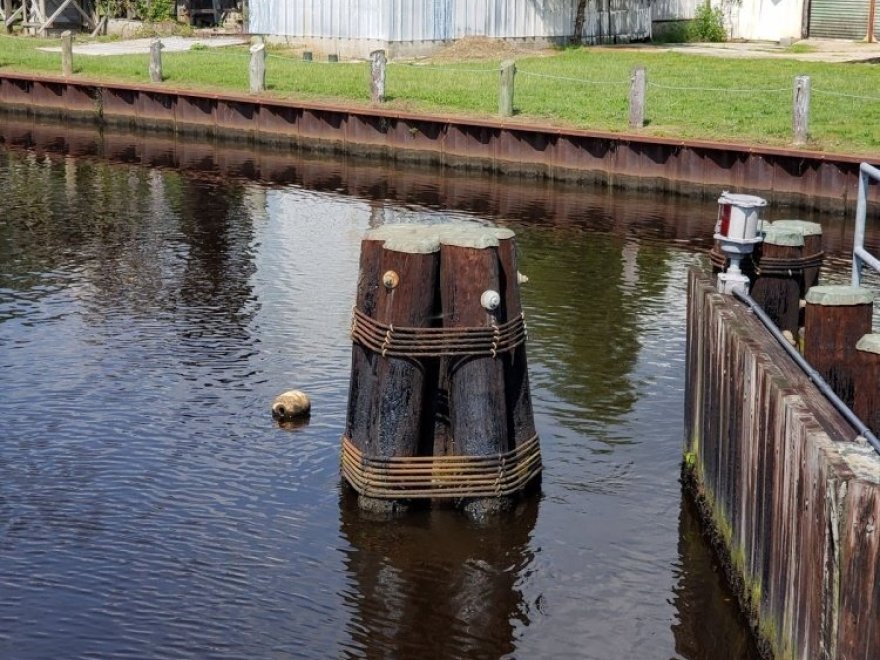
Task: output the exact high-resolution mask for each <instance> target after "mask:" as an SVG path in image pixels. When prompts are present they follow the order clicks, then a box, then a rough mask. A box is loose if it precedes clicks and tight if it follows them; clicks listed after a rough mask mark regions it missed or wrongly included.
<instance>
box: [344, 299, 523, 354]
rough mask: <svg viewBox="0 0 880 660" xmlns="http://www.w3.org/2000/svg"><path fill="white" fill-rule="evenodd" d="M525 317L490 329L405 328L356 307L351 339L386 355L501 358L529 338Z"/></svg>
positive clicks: (519, 317)
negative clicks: (378, 318) (369, 314)
mask: <svg viewBox="0 0 880 660" xmlns="http://www.w3.org/2000/svg"><path fill="white" fill-rule="evenodd" d="M526 336H527V334H526V325H525V322H524V321H523V316H522V315H520V316H518V317H516V318H515V319H513V320H511V321H508V322H507V323H503V324H501V325H494V326H491V327H488V328H401V327H396V326H394V325H390V324H389V325H386V324H384V323H380V322H379V321H376V320H375V319H372V318H370V317H369V316H367V315H366V314H364V313H363V312H362V311H360V310H359V309H357V308H355V310H354V314H353V315H352V324H351V338H352V340H353V341H356V342H357V343H359V344H360V345H361V346H363V347H364V348H368V349H370V350H371V351H373V352H374V353H380V354H381V355H382V357H410V358H429V357H454V356H475V355H483V356H489V357H493V358H494V357H497V355H498V354H499V353H505V352H508V351H512V350H513V349H515V348H516V347H517V346H519V345H520V344H522V343H523V342H524V341H525V340H526Z"/></svg>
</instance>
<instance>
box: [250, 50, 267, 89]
mask: <svg viewBox="0 0 880 660" xmlns="http://www.w3.org/2000/svg"><path fill="white" fill-rule="evenodd" d="M248 72H249V74H250V83H251V94H259V93H260V92H262V91H263V90H265V89H266V44H263V43H258V44H254V45H253V46H251V63H250V67H249V68H248Z"/></svg>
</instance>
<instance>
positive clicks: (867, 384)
mask: <svg viewBox="0 0 880 660" xmlns="http://www.w3.org/2000/svg"><path fill="white" fill-rule="evenodd" d="M856 351H858V353H857V356H856V359H857V361H858V365H859V366H858V368H857V369H856V370H855V371H854V373H853V377H854V379H855V382H854V384H853V389H854V390H855V397H854V399H855V400H854V401H853V412H854V413H855V414H856V415H857V416H858V418H859V419H861V420H862V421H863V422H864V423H865V424H867V425H868V428H869V429H871V431H872V432H873V433H874V435H880V334H870V335H865V336H864V337H862V338H861V339H860V340H859V343H858V344H856Z"/></svg>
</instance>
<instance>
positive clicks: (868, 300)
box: [804, 286, 874, 407]
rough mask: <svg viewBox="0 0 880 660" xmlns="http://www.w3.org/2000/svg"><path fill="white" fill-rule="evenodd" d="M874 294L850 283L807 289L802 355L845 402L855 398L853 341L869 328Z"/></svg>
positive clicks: (864, 333)
mask: <svg viewBox="0 0 880 660" xmlns="http://www.w3.org/2000/svg"><path fill="white" fill-rule="evenodd" d="M873 308H874V294H873V293H872V292H871V291H869V290H867V289H862V288H857V287H850V286H815V287H813V288H812V289H810V290H809V291H808V292H807V307H806V312H805V315H804V357H805V358H806V359H807V361H808V362H809V363H810V364H811V365H812V366H813V367H814V368H815V369H816V371H818V372H819V373H820V374H821V375H822V377H823V378H824V379H825V380H826V381H827V382H828V384H829V385H830V386H831V389H833V390H834V393H835V394H837V396H839V397H840V398H841V400H842V401H843V402H844V403H846V404H847V405H848V406H850V407H852V405H853V401H854V386H855V385H854V372H855V370H857V369H858V368H859V365H858V358H857V351H856V345H857V344H858V342H859V340H860V339H861V338H862V337H863V336H864V335H866V334H868V333H870V332H871V316H872V312H873Z"/></svg>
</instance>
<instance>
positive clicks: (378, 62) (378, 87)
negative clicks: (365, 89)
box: [370, 50, 387, 103]
mask: <svg viewBox="0 0 880 660" xmlns="http://www.w3.org/2000/svg"><path fill="white" fill-rule="evenodd" d="M386 64H387V59H386V58H385V51H384V50H374V51H373V52H372V53H370V100H371V101H372V102H373V103H384V102H385V66H386Z"/></svg>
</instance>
